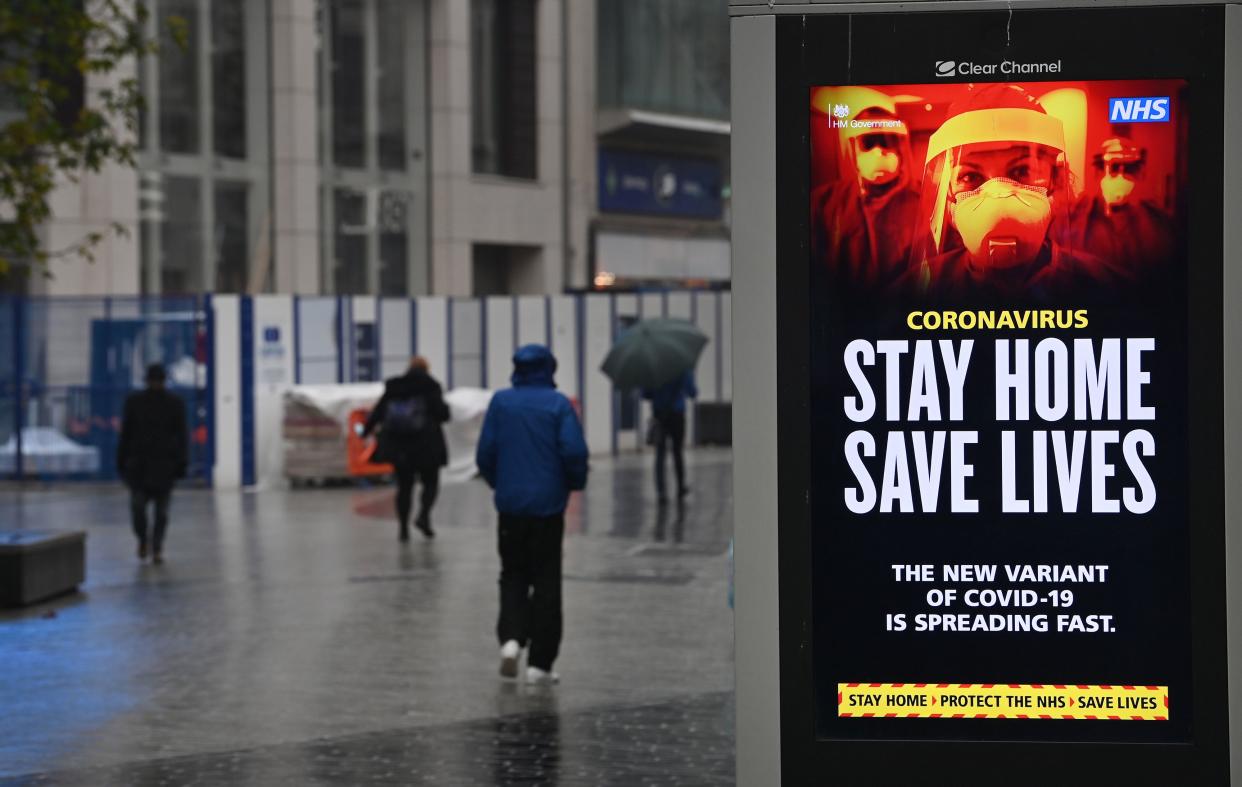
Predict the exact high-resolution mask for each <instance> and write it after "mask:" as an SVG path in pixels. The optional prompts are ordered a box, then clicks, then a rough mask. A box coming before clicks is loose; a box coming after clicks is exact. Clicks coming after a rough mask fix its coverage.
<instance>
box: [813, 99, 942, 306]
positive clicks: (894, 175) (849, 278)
mask: <svg viewBox="0 0 1242 787" xmlns="http://www.w3.org/2000/svg"><path fill="white" fill-rule="evenodd" d="M817 102H818V103H822V104H823V105H822V106H816V107H815V108H816V109H819V110H821V112H822V113H823V114H822V116H821V115H818V114H817V115H816V122H821V123H828V124H829V125H830V127H831V128H832V130H834V131H836V134H837V138H838V144H839V153H840V155H839V157H838V161H839V164H840V170H839V173H840V175H839V177H838V178H837V180H835V181H833V182H830V183H828V184H826V185H824V186H822V187H820V188H818V189H816V190H815V192H814V193H813V194H812V195H811V209H812V254H813V255H814V257H815V259H817V260H818V261H819V262H820V264H822V265H824V266H826V267H827V271H826V272H827V273H828V275H829V277H830V278H831V279H832V280H835V281H838V282H845V283H848V284H849V285H851V286H852V288H854V289H864V290H883V289H885V288H887V287H890V286H892V285H893V284H894V283H895V282H897V281H899V280H901V279H902V278H903V276H904V274H905V273H906V271H907V268H908V265H909V252H910V235H911V228H912V227H913V220H914V216H915V212H916V211H917V209H918V201H919V200H918V193H917V192H916V191H915V190H914V189H913V188H912V186H911V176H910V169H911V166H912V162H911V154H910V135H909V131H908V130H907V128H906V125H905V123H903V122H902V121H901V119H900V118H899V117H898V116H897V105H896V103H895V102H894V101H893V99H892V98H891V97H889V96H888V95H886V94H885V93H882V92H880V91H878V90H873V89H871V88H863V87H848V88H838V89H835V90H832V91H824V92H821V93H819V94H817V96H816V97H815V98H814V99H813V103H817Z"/></svg>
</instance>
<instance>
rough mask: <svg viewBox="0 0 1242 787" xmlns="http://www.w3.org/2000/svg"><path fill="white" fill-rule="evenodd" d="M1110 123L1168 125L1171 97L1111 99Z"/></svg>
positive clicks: (1109, 106) (1109, 105)
mask: <svg viewBox="0 0 1242 787" xmlns="http://www.w3.org/2000/svg"><path fill="white" fill-rule="evenodd" d="M1108 122H1109V123H1168V122H1169V97H1168V96H1147V97H1146V98H1110V99H1109V100H1108Z"/></svg>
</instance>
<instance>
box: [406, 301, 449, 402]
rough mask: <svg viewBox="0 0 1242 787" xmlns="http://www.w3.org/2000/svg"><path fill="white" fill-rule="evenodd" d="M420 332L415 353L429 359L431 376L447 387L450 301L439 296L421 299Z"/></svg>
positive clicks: (418, 305)
mask: <svg viewBox="0 0 1242 787" xmlns="http://www.w3.org/2000/svg"><path fill="white" fill-rule="evenodd" d="M415 309H416V310H417V313H418V331H417V336H416V343H415V346H414V352H415V353H417V354H418V355H421V356H423V357H424V358H426V359H427V363H428V364H430V366H431V375H432V376H433V377H435V378H436V379H437V380H439V381H440V382H441V384H443V385H445V386H447V385H448V380H447V379H446V376H447V375H448V359H449V348H448V300H447V299H445V298H442V297H438V296H428V297H426V298H419V299H418V301H417V302H416V305H415Z"/></svg>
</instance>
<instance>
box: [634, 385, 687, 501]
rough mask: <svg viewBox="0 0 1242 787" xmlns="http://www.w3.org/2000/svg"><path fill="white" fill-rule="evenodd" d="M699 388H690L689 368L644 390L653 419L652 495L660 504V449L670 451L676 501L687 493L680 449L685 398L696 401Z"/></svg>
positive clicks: (664, 497) (665, 498) (662, 497)
mask: <svg viewBox="0 0 1242 787" xmlns="http://www.w3.org/2000/svg"><path fill="white" fill-rule="evenodd" d="M698 395H699V389H698V388H697V387H695V385H694V372H693V371H692V370H690V369H687V370H686V371H684V372H682V374H681V375H680V376H678V377H676V378H674V379H672V380H669V381H668V382H667V383H665V384H664V385H661V386H659V387H658V388H644V389H643V398H644V399H649V400H650V401H651V416H652V418H654V419H655V449H656V460H655V481H656V496H657V498H658V499H659V501H660V503H667V502H668V494H667V493H666V492H665V490H666V488H667V487H666V486H665V483H664V447H665V445H666V444H668V445H669V446H671V448H672V451H673V472H674V473H676V475H677V498H678V499H679V500H680V499H681V498H683V497H685V496H686V494H687V493H688V492H689V491H690V490H689V488H688V487H687V486H686V461H685V457H684V456H683V452H682V448H683V446H684V445H685V442H686V399H696V398H698Z"/></svg>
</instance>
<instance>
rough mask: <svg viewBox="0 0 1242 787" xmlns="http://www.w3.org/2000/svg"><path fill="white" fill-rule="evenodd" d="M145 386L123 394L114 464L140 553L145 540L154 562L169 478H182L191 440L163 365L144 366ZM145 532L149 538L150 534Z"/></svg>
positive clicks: (159, 558)
mask: <svg viewBox="0 0 1242 787" xmlns="http://www.w3.org/2000/svg"><path fill="white" fill-rule="evenodd" d="M146 380H147V387H146V388H145V389H144V390H142V391H137V392H135V393H132V394H130V395H129V397H128V398H127V399H126V400H125V410H124V416H123V418H122V421H121V439H120V442H119V443H118V444H117V448H116V467H117V471H118V472H119V473H120V475H121V478H122V479H124V481H125V484H126V485H127V486H128V487H129V502H130V515H131V517H132V521H133V526H134V535H135V536H137V538H138V559H139V560H144V559H146V556H147V551H148V546H150V551H151V554H152V560H153V561H154V562H155V563H162V562H164V557H163V549H164V533H165V531H166V530H167V529H168V501H169V499H170V497H171V496H172V488H173V484H174V483H176V480H177V479H178V478H184V477H185V472H186V465H187V464H188V462H189V449H190V441H189V435H188V434H187V433H186V423H185V402H183V401H182V400H181V397H179V396H177V395H176V394H174V393H172V392H171V391H168V390H167V389H165V387H164V380H165V373H164V367H163V366H161V365H160V364H158V363H157V364H152V365H151V366H149V367H147V378H146ZM152 504H154V506H155V530H154V532H153V533H150V534H148V530H147V506H148V505H152ZM148 535H150V538H149V539H148Z"/></svg>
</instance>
